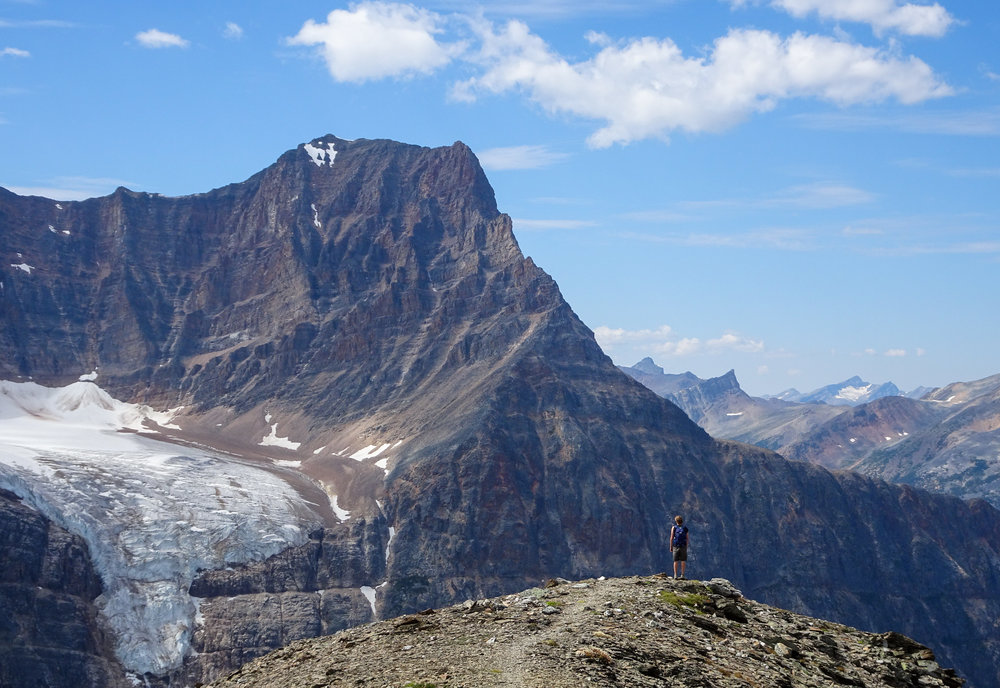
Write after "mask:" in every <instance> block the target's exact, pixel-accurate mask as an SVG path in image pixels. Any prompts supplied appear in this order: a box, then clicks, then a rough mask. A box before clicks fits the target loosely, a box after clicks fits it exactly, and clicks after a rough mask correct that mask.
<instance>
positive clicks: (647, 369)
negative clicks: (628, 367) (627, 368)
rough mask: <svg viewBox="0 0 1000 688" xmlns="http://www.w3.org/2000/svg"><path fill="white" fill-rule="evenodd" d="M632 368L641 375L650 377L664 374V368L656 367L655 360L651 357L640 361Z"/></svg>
mask: <svg viewBox="0 0 1000 688" xmlns="http://www.w3.org/2000/svg"><path fill="white" fill-rule="evenodd" d="M632 367H633V368H634V369H635V370H638V371H639V372H641V373H648V374H650V375H663V374H664V372H663V368H661V367H660V366H658V365H656V363H654V362H653V359H652V358H650V357H649V356H646V358H644V359H642V360H641V361H639V362H638V363H636V364H635V365H634V366H632Z"/></svg>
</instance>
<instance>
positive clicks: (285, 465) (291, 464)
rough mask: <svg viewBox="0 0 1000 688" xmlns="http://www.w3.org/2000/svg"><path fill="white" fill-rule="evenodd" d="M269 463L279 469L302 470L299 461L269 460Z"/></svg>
mask: <svg viewBox="0 0 1000 688" xmlns="http://www.w3.org/2000/svg"><path fill="white" fill-rule="evenodd" d="M271 463H273V464H274V465H275V466H280V467H281V468H302V462H301V461H286V460H284V459H271Z"/></svg>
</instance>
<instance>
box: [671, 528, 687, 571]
mask: <svg viewBox="0 0 1000 688" xmlns="http://www.w3.org/2000/svg"><path fill="white" fill-rule="evenodd" d="M689 541H690V534H689V533H688V527H687V526H686V525H684V517H683V516H675V517H674V525H673V527H671V528H670V551H671V552H673V554H674V578H678V576H677V564H678V563H679V564H680V565H681V566H680V568H681V575H680V576H679V577H680V579H681V580H684V574H685V573H686V569H687V558H688V542H689Z"/></svg>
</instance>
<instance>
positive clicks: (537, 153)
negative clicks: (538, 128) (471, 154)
mask: <svg viewBox="0 0 1000 688" xmlns="http://www.w3.org/2000/svg"><path fill="white" fill-rule="evenodd" d="M476 157H478V158H479V162H480V163H481V164H482V166H483V167H484V168H486V169H488V170H534V169H538V168H539V167H547V166H549V165H551V164H553V163H556V162H559V161H560V160H565V159H566V158H567V157H568V156H567V155H566V154H565V153H556V152H555V151H553V150H551V149H550V148H549V147H548V146H507V147H504V148H490V149H487V150H484V151H482V152H480V153H477V154H476Z"/></svg>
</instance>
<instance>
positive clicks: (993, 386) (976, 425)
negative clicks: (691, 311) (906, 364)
mask: <svg viewBox="0 0 1000 688" xmlns="http://www.w3.org/2000/svg"><path fill="white" fill-rule="evenodd" d="M645 361H647V362H644V363H643V368H642V369H639V367H638V366H633V367H623V368H622V370H624V371H625V372H626V373H628V374H629V375H631V376H632V377H634V378H635V379H636V380H639V381H640V382H642V383H643V384H644V385H646V386H647V387H649V388H650V389H652V390H654V391H656V392H657V393H658V394H660V395H661V396H664V397H665V398H667V399H669V400H671V401H673V402H674V403H676V404H677V405H678V406H680V407H681V408H682V409H684V411H685V412H686V413H687V414H688V416H689V417H690V418H691V419H692V420H694V421H695V422H696V423H698V424H699V425H700V426H701V427H702V428H704V429H705V430H706V431H707V432H709V433H710V434H711V435H712V436H714V437H722V438H726V439H733V440H738V441H741V442H748V443H751V444H755V445H758V446H761V447H766V448H768V449H773V450H774V451H776V452H778V453H780V454H782V455H783V456H785V457H787V458H790V459H795V460H799V461H809V462H812V463H817V464H819V465H821V466H825V467H826V468H830V469H850V470H856V471H859V472H863V473H866V474H868V475H871V476H875V477H879V478H882V479H884V480H889V481H891V482H896V483H904V484H908V485H914V486H917V487H921V488H924V489H928V490H933V491H935V492H944V493H947V494H952V495H955V496H958V497H962V498H964V499H975V498H982V499H986V500H989V501H990V502H991V503H992V504H993V505H994V506H1000V461H997V459H996V457H998V456H1000V434H998V432H997V429H998V428H1000V420H998V419H1000V407H998V400H1000V375H996V376H992V377H989V378H985V379H983V380H978V381H975V382H967V383H954V384H952V385H948V386H946V387H942V388H940V389H935V390H931V391H927V390H926V388H923V390H924V391H923V394H921V395H920V397H921V398H919V399H915V398H912V397H911V396H909V395H908V396H902V395H889V396H884V397H879V398H877V399H875V400H873V401H870V402H865V403H861V404H858V405H846V404H844V405H836V406H834V405H830V404H826V403H805V402H790V401H786V400H784V399H778V398H758V397H751V396H749V395H748V394H746V393H745V392H744V391H743V390H742V389H741V388H740V385H739V382H738V381H737V379H736V375H735V372H734V371H729V372H728V373H726V374H725V375H723V376H721V377H718V378H711V379H708V380H702V379H700V378H697V377H696V376H691V375H690V373H685V374H683V375H669V374H666V373H663V372H662V370H663V369H662V368H659V366H656V364H655V363H653V362H652V361H651V360H649V359H645ZM650 366H655V367H656V368H657V369H659V370H660V371H661V373H659V374H656V373H655V372H654V369H653V368H651V367H650ZM689 376H690V377H689ZM691 378H693V380H692V379H691ZM854 380H855V379H852V380H849V381H847V382H848V383H853V382H854ZM848 386H849V387H850V388H851V389H857V388H858V386H857V385H853V384H851V385H848ZM883 387H884V386H883ZM893 387H894V386H893ZM834 388H836V389H843V388H844V387H843V385H832V386H831V387H830V388H825V389H834ZM665 390H670V391H665ZM786 396H787V395H786Z"/></svg>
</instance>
